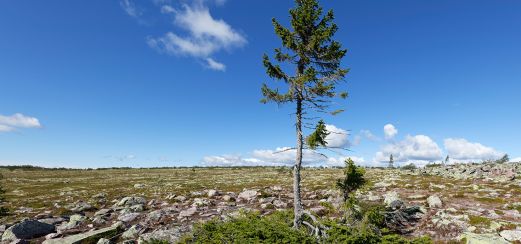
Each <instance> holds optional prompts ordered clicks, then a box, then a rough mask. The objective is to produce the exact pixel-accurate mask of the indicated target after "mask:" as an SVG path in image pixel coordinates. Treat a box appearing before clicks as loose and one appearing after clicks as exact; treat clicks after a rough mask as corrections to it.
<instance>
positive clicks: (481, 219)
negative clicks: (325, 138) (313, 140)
mask: <svg viewBox="0 0 521 244" xmlns="http://www.w3.org/2000/svg"><path fill="white" fill-rule="evenodd" d="M519 167H520V164H519V163H506V164H495V163H489V164H483V163H481V164H456V165H446V166H439V167H429V168H427V167H425V168H411V169H408V170H402V169H401V168H395V169H387V168H363V169H362V168H359V167H357V166H356V165H354V164H350V163H349V161H348V163H347V166H346V167H344V168H307V167H304V168H302V176H303V177H302V198H303V199H302V203H303V204H304V206H305V207H306V208H307V209H309V210H310V212H311V213H312V214H313V216H314V217H315V218H316V220H317V222H316V223H314V226H320V227H321V229H320V235H319V237H318V238H317V236H316V234H315V232H313V231H310V230H311V229H310V228H308V227H307V226H306V225H305V224H303V225H302V226H301V227H300V228H296V229H295V228H293V218H294V215H293V211H291V209H292V203H293V202H292V201H293V193H292V183H293V181H292V179H291V177H290V175H289V174H288V168H285V167H228V168H219V167H215V168H148V169H145V168H143V169H128V168H125V169H116V168H112V169H97V170H94V169H90V170H73V169H43V168H32V167H25V168H23V167H9V168H0V173H2V174H3V175H4V179H3V180H2V184H3V186H4V189H5V190H6V193H5V203H4V206H7V207H8V208H9V210H10V211H9V214H8V215H7V216H4V217H2V218H1V223H0V230H2V229H4V228H5V229H9V228H10V227H12V226H16V225H17V224H20V223H23V222H24V219H29V220H38V221H43V222H46V223H51V224H52V225H53V226H54V227H55V230H54V232H52V233H51V234H49V235H51V236H49V237H48V238H51V240H55V239H58V240H59V239H60V238H67V237H70V236H75V235H79V234H83V233H90V232H89V231H90V230H92V229H96V230H104V229H105V228H109V227H110V226H112V225H115V224H116V225H119V226H120V228H121V229H118V232H117V234H115V233H114V232H107V233H108V234H107V236H104V237H105V238H106V239H108V240H110V241H112V242H113V243H117V242H120V241H123V240H142V241H143V242H144V241H150V242H152V243H154V242H155V243H172V242H174V243H175V242H184V243H203V242H209V241H208V240H209V239H212V240H213V242H214V243H218V242H232V241H230V240H231V239H230V238H237V239H236V240H241V241H244V242H246V243H248V242H258V243H259V242H266V243H267V242H271V241H272V240H273V239H274V238H278V239H279V240H287V242H293V241H296V240H298V241H296V242H310V241H311V242H324V243H329V242H337V243H338V242H347V243H385V242H387V243H393V242H396V243H411V242H412V243H426V242H430V241H429V239H431V240H432V241H433V242H442V243H443V242H450V241H452V242H462V243H464V241H463V240H476V238H478V239H484V240H488V241H489V243H506V241H507V240H516V239H512V238H514V237H512V233H521V230H520V225H521V213H520V212H519V211H521V205H520V204H518V203H519V202H521V197H520V196H521V187H520V184H521V181H520V179H519V172H518V171H517V169H518V168H519ZM353 172H357V173H353ZM352 174H354V175H356V177H353V178H351V177H349V175H352ZM346 179H347V182H350V181H351V180H354V182H360V179H363V181H364V182H365V184H359V183H356V184H351V183H347V184H344V182H346ZM355 179H359V180H355ZM339 182H342V183H343V184H341V185H342V186H343V185H346V186H353V185H355V186H357V187H350V188H348V189H350V190H351V191H350V194H349V195H350V197H349V198H348V199H347V201H345V197H344V193H345V192H346V191H344V188H343V187H339V184H338V183H339ZM107 186H110V187H107ZM348 192H349V191H348ZM408 211H411V212H414V214H408ZM402 217H403V219H402ZM303 221H306V222H308V221H312V220H311V219H309V218H308V217H306V218H304V220H303ZM120 222H121V224H118V223H120ZM310 223H311V222H310ZM2 226H3V227H2ZM108 230H111V231H115V230H112V229H108ZM57 233H59V234H57ZM78 233H79V234H78ZM110 233H112V234H110ZM123 233H126V234H125V235H124V236H125V238H126V239H125V238H122V236H123ZM134 234H135V235H134ZM4 236H8V235H4ZM426 236H428V238H427V237H426ZM6 238H7V237H6ZM285 238H287V239H285ZM464 238H465V239H464ZM507 238H510V239H507ZM44 239H45V237H44V236H39V237H35V238H30V239H29V240H31V241H33V242H40V241H43V240H44ZM156 239H157V240H156ZM493 241H495V242H493Z"/></svg>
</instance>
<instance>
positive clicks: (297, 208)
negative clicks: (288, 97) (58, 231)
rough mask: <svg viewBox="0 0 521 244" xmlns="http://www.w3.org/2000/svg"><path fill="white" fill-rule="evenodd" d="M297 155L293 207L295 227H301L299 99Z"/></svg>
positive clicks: (301, 141) (298, 100) (301, 142)
mask: <svg viewBox="0 0 521 244" xmlns="http://www.w3.org/2000/svg"><path fill="white" fill-rule="evenodd" d="M295 127H296V130H297V157H296V160H295V165H294V166H293V207H294V212H295V218H294V219H293V228H299V227H300V224H301V223H302V212H303V209H302V198H301V196H300V168H301V165H302V148H303V139H302V100H301V99H297V123H296V124H295Z"/></svg>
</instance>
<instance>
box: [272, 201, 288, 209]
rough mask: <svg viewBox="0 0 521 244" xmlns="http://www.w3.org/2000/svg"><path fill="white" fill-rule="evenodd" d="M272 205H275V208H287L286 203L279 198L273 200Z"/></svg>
mask: <svg viewBox="0 0 521 244" xmlns="http://www.w3.org/2000/svg"><path fill="white" fill-rule="evenodd" d="M273 205H275V207H277V208H287V207H288V204H287V203H285V202H283V201H282V200H280V199H275V200H273Z"/></svg>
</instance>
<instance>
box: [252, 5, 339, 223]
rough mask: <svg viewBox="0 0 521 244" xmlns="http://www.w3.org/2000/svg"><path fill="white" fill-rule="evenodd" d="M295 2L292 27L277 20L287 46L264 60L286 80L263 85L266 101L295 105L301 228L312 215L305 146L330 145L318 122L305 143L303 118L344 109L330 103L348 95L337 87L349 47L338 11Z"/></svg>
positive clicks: (295, 184) (295, 181)
mask: <svg viewBox="0 0 521 244" xmlns="http://www.w3.org/2000/svg"><path fill="white" fill-rule="evenodd" d="M295 4H296V6H295V7H294V8H293V9H290V10H289V14H290V18H291V19H290V24H291V27H284V26H282V25H281V24H280V23H279V22H278V21H277V20H276V19H272V22H273V26H274V28H275V33H276V34H277V36H278V37H280V39H281V41H282V47H281V48H276V49H275V50H274V57H273V58H274V59H275V61H276V62H274V61H272V60H271V59H270V58H269V57H268V55H266V54H265V55H264V57H263V64H264V67H265V68H266V73H267V74H268V76H269V77H270V78H272V79H275V80H278V81H281V83H279V84H278V85H277V86H275V87H269V86H268V85H266V84H263V86H262V89H261V90H262V94H263V96H264V97H263V99H262V100H261V102H263V103H267V102H275V103H277V104H279V105H280V104H286V103H292V104H295V119H296V121H295V127H296V139H297V143H296V144H297V145H296V147H295V148H294V150H296V159H295V164H294V165H293V192H294V201H293V204H294V213H295V218H294V222H293V226H294V227H295V228H298V227H300V225H301V224H302V217H303V215H304V214H306V215H310V214H309V212H307V211H304V209H303V207H302V200H301V193H300V180H301V176H300V169H301V166H302V151H303V149H305V147H306V148H308V149H313V150H315V149H320V148H325V147H327V142H326V141H325V140H324V139H325V137H326V136H327V131H326V130H325V126H323V125H324V124H323V123H322V124H321V123H319V124H318V125H317V126H316V128H315V132H314V133H313V134H311V136H310V137H308V138H307V140H306V144H307V145H304V135H303V130H302V128H303V120H306V119H309V120H312V118H315V117H318V116H316V115H315V116H312V115H311V113H316V114H324V113H330V114H333V115H335V114H337V113H339V112H342V110H331V109H330V105H331V103H332V100H333V99H335V98H342V99H345V98H347V92H345V91H337V86H338V85H339V84H340V83H341V82H342V81H343V79H344V77H345V75H346V74H347V72H348V69H344V68H342V67H341V60H342V58H343V57H344V56H345V54H346V50H345V49H342V45H341V44H340V43H339V42H338V41H335V40H333V36H334V34H335V33H336V31H337V30H338V27H337V25H336V24H335V23H333V19H334V15H333V11H332V10H329V11H328V12H327V13H325V14H324V12H323V9H322V7H321V6H319V4H318V1H317V0H296V1H295ZM285 68H287V69H290V70H285ZM280 88H282V89H280ZM308 122H309V121H308ZM304 125H306V124H304ZM305 224H306V225H307V224H308V223H305Z"/></svg>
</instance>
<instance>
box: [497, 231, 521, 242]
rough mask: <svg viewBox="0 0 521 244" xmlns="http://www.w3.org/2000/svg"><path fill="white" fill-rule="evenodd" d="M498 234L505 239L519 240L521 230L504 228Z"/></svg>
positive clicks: (520, 239)
mask: <svg viewBox="0 0 521 244" xmlns="http://www.w3.org/2000/svg"><path fill="white" fill-rule="evenodd" d="M499 235H500V236H501V237H503V238H505V239H506V240H507V241H512V242H513V241H521V230H504V231H501V232H499Z"/></svg>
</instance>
